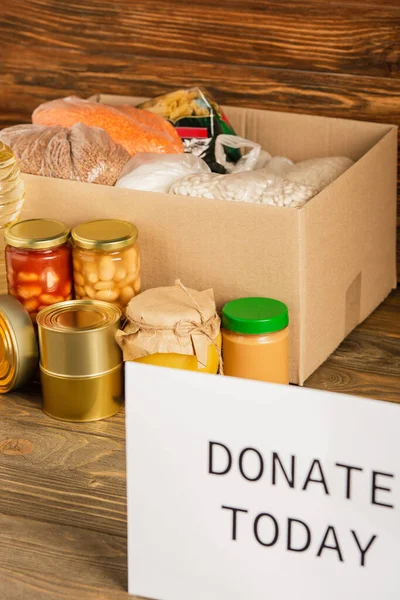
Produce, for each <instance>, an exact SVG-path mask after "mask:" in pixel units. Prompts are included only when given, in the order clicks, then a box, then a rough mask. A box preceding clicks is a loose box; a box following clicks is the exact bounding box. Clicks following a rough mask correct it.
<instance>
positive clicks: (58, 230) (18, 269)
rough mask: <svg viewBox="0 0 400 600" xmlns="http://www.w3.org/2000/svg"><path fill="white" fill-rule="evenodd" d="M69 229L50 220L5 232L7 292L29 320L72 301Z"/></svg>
mask: <svg viewBox="0 0 400 600" xmlns="http://www.w3.org/2000/svg"><path fill="white" fill-rule="evenodd" d="M68 238H69V229H68V228H67V227H66V226H65V225H64V224H63V223H61V222H60V221H55V220H53V219H30V220H27V221H20V222H17V223H15V224H14V225H11V226H10V227H8V229H7V230H6V232H5V240H6V243H7V246H6V268H7V281H8V292H9V294H11V295H12V296H14V297H15V298H17V300H19V301H20V302H21V303H22V305H23V306H24V308H25V309H26V310H27V312H28V313H29V314H30V317H31V320H32V321H33V322H35V320H36V315H37V313H38V312H39V310H41V309H42V308H46V307H47V306H50V305H51V304H56V303H57V302H62V301H63V300H70V299H71V298H72V262H71V246H70V243H69V241H68Z"/></svg>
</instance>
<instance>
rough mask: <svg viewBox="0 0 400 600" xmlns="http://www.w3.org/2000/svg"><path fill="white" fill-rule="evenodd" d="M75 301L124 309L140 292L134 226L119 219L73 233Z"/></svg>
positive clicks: (84, 226) (95, 223)
mask: <svg viewBox="0 0 400 600" xmlns="http://www.w3.org/2000/svg"><path fill="white" fill-rule="evenodd" d="M71 237H72V240H73V250H72V253H73V267H74V289H75V298H76V299H81V300H84V299H90V300H103V301H105V302H111V303H112V304H115V305H116V306H118V307H119V308H121V309H123V308H125V306H126V305H127V304H128V302H129V300H131V298H133V297H134V296H136V295H137V294H138V293H139V292H140V285H141V283H140V254H139V247H138V245H137V242H136V240H137V237H138V230H137V227H136V226H135V225H133V224H132V223H128V222H127V221H119V220H117V219H103V220H99V221H90V222H88V223H82V224H81V225H78V226H77V227H75V228H74V229H73V230H72V232H71Z"/></svg>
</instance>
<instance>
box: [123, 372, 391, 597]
mask: <svg viewBox="0 0 400 600" xmlns="http://www.w3.org/2000/svg"><path fill="white" fill-rule="evenodd" d="M125 397H126V435H127V478H128V571H129V592H130V593H131V594H136V595H138V596H144V597H148V598H154V599H156V600H245V599H246V600H292V599H293V598H307V600H322V599H323V600H337V599H338V598H341V599H343V600H355V599H357V598H360V599H361V598H362V600H376V599H377V598H381V599H385V600H398V598H399V597H400V568H399V565H398V558H399V547H400V517H399V508H400V487H399V481H400V479H399V476H400V460H399V459H400V406H397V405H394V404H389V403H385V402H377V401H373V400H365V399H360V398H355V397H352V396H346V395H342V394H333V393H329V392H320V391H316V390H310V389H306V388H297V387H293V386H279V385H273V384H265V383H260V382H255V381H248V380H242V379H235V378H231V377H218V376H213V375H202V374H198V373H190V372H185V371H180V370H172V369H164V368H159V367H151V366H148V365H140V364H137V363H126V393H125Z"/></svg>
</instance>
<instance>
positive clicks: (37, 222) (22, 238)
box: [5, 219, 69, 250]
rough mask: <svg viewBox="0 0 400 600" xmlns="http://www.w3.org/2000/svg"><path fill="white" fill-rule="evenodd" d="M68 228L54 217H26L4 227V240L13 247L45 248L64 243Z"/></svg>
mask: <svg viewBox="0 0 400 600" xmlns="http://www.w3.org/2000/svg"><path fill="white" fill-rule="evenodd" d="M68 238H69V229H68V227H66V226H65V225H64V223H61V221H56V220H55V219H28V220H27V221H19V222H17V223H14V225H11V226H10V227H8V228H7V229H6V232H5V240H6V242H7V244H9V245H10V246H13V247H14V248H30V249H32V250H46V249H49V248H54V247H55V246H60V245H61V244H65V242H66V241H67V240H68Z"/></svg>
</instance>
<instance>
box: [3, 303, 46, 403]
mask: <svg viewBox="0 0 400 600" xmlns="http://www.w3.org/2000/svg"><path fill="white" fill-rule="evenodd" d="M38 364H39V352H38V345H37V341H36V335H35V330H34V327H33V325H32V322H31V320H30V317H29V314H28V313H27V311H26V310H25V309H24V307H23V306H22V304H21V303H20V302H18V300H16V298H14V297H13V296H9V295H4V296H0V394H6V393H7V392H10V391H11V390H14V389H16V388H18V387H21V386H22V385H24V384H25V383H27V382H28V381H29V380H30V379H32V378H33V376H34V374H35V372H36V370H37V368H38Z"/></svg>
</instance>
